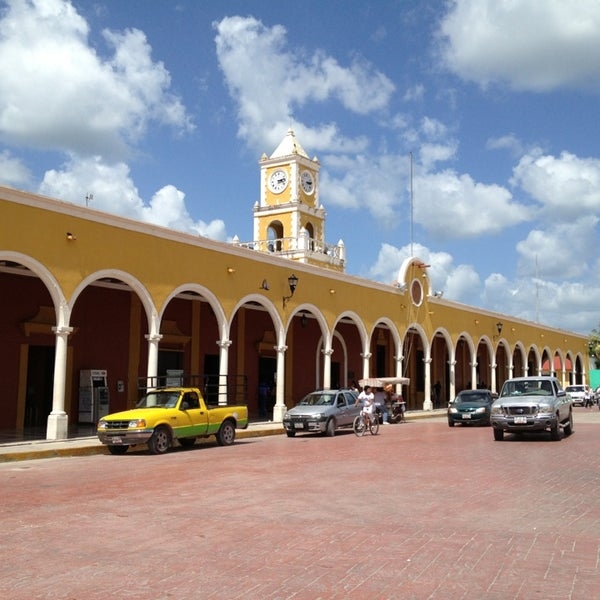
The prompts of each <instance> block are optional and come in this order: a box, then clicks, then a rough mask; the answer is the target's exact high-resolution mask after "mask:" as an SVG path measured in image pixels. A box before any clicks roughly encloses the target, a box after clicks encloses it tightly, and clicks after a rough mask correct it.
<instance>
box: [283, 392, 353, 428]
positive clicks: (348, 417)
mask: <svg viewBox="0 0 600 600" xmlns="http://www.w3.org/2000/svg"><path fill="white" fill-rule="evenodd" d="M357 398H358V393H357V392H355V391H354V390H346V389H342V390H318V391H315V392H311V393H310V394H307V395H306V396H305V397H304V398H303V399H302V400H301V401H300V402H299V403H298V404H296V406H294V408H291V409H290V410H288V411H287V412H286V413H285V415H284V417H283V427H284V428H285V432H286V434H287V436H288V437H294V436H295V435H296V434H297V433H303V432H317V433H323V434H326V435H328V436H333V435H335V430H336V429H338V428H340V427H352V424H353V423H354V418H355V417H356V416H357V415H358V414H359V412H360V409H361V406H360V405H358V406H355V404H356V399H357Z"/></svg>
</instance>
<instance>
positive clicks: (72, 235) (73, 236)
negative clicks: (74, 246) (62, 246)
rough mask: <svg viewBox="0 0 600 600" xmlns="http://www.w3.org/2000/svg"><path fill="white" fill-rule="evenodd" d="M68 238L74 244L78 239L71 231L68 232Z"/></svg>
mask: <svg viewBox="0 0 600 600" xmlns="http://www.w3.org/2000/svg"><path fill="white" fill-rule="evenodd" d="M66 237H67V239H68V240H69V242H74V241H75V240H76V239H77V237H75V234H74V233H71V232H70V231H67V233H66Z"/></svg>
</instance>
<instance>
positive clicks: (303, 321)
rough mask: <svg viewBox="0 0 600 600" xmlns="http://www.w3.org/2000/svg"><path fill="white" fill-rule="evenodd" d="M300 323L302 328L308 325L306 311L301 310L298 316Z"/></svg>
mask: <svg viewBox="0 0 600 600" xmlns="http://www.w3.org/2000/svg"><path fill="white" fill-rule="evenodd" d="M300 325H301V326H302V327H303V328H304V327H306V326H307V325H308V318H307V317H306V313H305V312H303V313H302V315H301V316H300Z"/></svg>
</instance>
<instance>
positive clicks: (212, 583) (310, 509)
mask: <svg viewBox="0 0 600 600" xmlns="http://www.w3.org/2000/svg"><path fill="white" fill-rule="evenodd" d="M581 410H583V409H581ZM576 416H577V415H576ZM599 433H600V423H599V424H593V423H583V422H581V420H579V421H578V420H576V423H575V434H574V435H573V436H571V437H570V438H567V439H563V440H561V441H560V442H550V441H549V438H548V436H531V437H529V438H526V439H518V438H514V437H512V436H507V438H505V441H504V442H494V441H493V439H492V431H491V430H490V429H489V428H463V427H456V428H453V429H450V428H449V427H447V425H446V422H445V420H442V419H435V420H427V421H415V422H410V423H407V424H402V425H393V426H392V425H390V426H386V427H382V428H381V429H380V434H379V435H377V436H374V437H372V436H370V435H366V436H365V437H363V438H360V439H359V438H356V437H355V436H354V435H353V434H352V433H349V432H348V433H341V434H339V435H336V436H335V437H334V438H326V437H318V436H312V435H311V436H298V437H296V438H294V439H288V438H286V437H285V436H282V435H279V436H271V437H265V438H252V439H244V440H240V441H239V442H237V443H236V444H235V445H234V446H232V447H229V448H222V447H218V446H216V445H212V444H210V445H205V446H198V447H195V448H193V449H190V450H184V449H178V450H174V451H172V452H170V453H169V454H167V455H165V456H151V455H149V454H147V453H145V452H136V453H128V454H127V455H125V456H121V457H119V456H109V455H97V456H83V457H75V458H51V459H47V460H34V461H22V462H18V463H3V464H0V480H1V481H2V486H1V488H0V489H1V490H2V492H1V493H2V505H1V519H2V541H1V545H0V548H1V555H2V560H1V561H0V597H2V598H11V599H12V600H21V599H27V600H31V599H44V600H46V599H48V600H50V599H57V600H96V599H103V600H104V599H106V598H114V599H118V600H127V599H131V600H146V599H152V600H167V599H178V600H185V599H194V600H195V599H205V598H206V599H219V600H221V599H223V598H228V599H244V600H249V599H261V600H262V599H272V600H280V599H281V600H283V599H294V600H316V599H355V598H356V599H396V598H397V599H402V600H412V599H415V600H421V599H429V600H458V599H460V600H482V599H489V600H531V599H540V600H563V599H569V600H590V599H593V598H599V597H600V563H599V561H600V500H599V498H598V492H599V489H600V485H599V484H600V475H599V474H600V436H599Z"/></svg>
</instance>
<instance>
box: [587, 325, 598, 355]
mask: <svg viewBox="0 0 600 600" xmlns="http://www.w3.org/2000/svg"><path fill="white" fill-rule="evenodd" d="M588 349H589V353H590V356H592V357H594V358H596V359H598V360H600V330H599V329H592V332H591V333H590V337H589V339H588Z"/></svg>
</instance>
